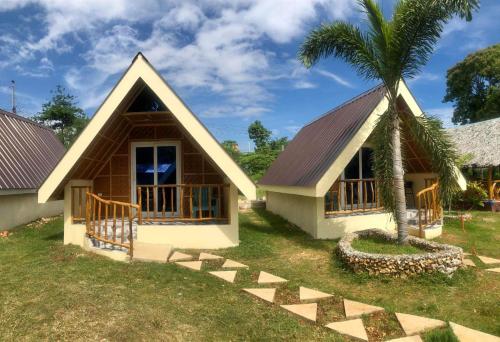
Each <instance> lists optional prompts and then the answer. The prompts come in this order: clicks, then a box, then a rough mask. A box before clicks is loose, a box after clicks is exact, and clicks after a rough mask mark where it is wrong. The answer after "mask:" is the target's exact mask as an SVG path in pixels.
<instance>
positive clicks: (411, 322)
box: [396, 312, 446, 335]
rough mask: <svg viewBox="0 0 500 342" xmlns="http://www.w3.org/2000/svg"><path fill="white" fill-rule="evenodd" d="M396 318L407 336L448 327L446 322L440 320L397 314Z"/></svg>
mask: <svg viewBox="0 0 500 342" xmlns="http://www.w3.org/2000/svg"><path fill="white" fill-rule="evenodd" d="M396 317H397V318H398V321H399V324H400V325H401V328H403V330H404V332H405V334H406V335H415V334H418V333H421V332H423V331H426V330H431V329H434V328H439V327H443V326H445V325H446V323H445V322H443V321H440V320H438V319H432V318H427V317H420V316H415V315H408V314H403V313H397V312H396Z"/></svg>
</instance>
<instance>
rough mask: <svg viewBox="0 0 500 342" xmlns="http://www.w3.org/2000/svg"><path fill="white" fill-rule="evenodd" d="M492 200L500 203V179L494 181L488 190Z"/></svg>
mask: <svg viewBox="0 0 500 342" xmlns="http://www.w3.org/2000/svg"><path fill="white" fill-rule="evenodd" d="M488 194H489V197H490V199H492V200H497V201H500V179H497V180H494V181H493V182H492V183H491V185H490V188H489V189H488Z"/></svg>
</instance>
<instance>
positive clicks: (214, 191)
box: [137, 184, 229, 224]
mask: <svg viewBox="0 0 500 342" xmlns="http://www.w3.org/2000/svg"><path fill="white" fill-rule="evenodd" d="M228 196H229V185H228V184H169V185H138V186H137V205H138V207H139V208H142V210H140V213H139V224H142V223H143V222H153V221H155V222H174V221H193V222H200V221H217V220H227V219H228V217H229V210H228V207H227V205H228V201H227V198H228Z"/></svg>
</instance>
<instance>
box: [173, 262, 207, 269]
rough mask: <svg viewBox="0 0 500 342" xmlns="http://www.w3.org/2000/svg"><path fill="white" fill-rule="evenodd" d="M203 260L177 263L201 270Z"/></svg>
mask: <svg viewBox="0 0 500 342" xmlns="http://www.w3.org/2000/svg"><path fill="white" fill-rule="evenodd" d="M202 263H203V261H178V262H176V264H177V265H179V266H183V267H187V268H190V269H192V270H195V271H199V270H201V264H202Z"/></svg>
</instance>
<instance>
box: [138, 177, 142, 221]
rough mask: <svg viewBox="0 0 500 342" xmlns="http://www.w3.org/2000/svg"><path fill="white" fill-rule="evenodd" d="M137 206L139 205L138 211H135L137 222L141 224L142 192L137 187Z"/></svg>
mask: <svg viewBox="0 0 500 342" xmlns="http://www.w3.org/2000/svg"><path fill="white" fill-rule="evenodd" d="M137 204H138V205H139V209H138V210H137V220H138V221H139V224H142V190H141V187H140V186H138V187H137Z"/></svg>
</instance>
